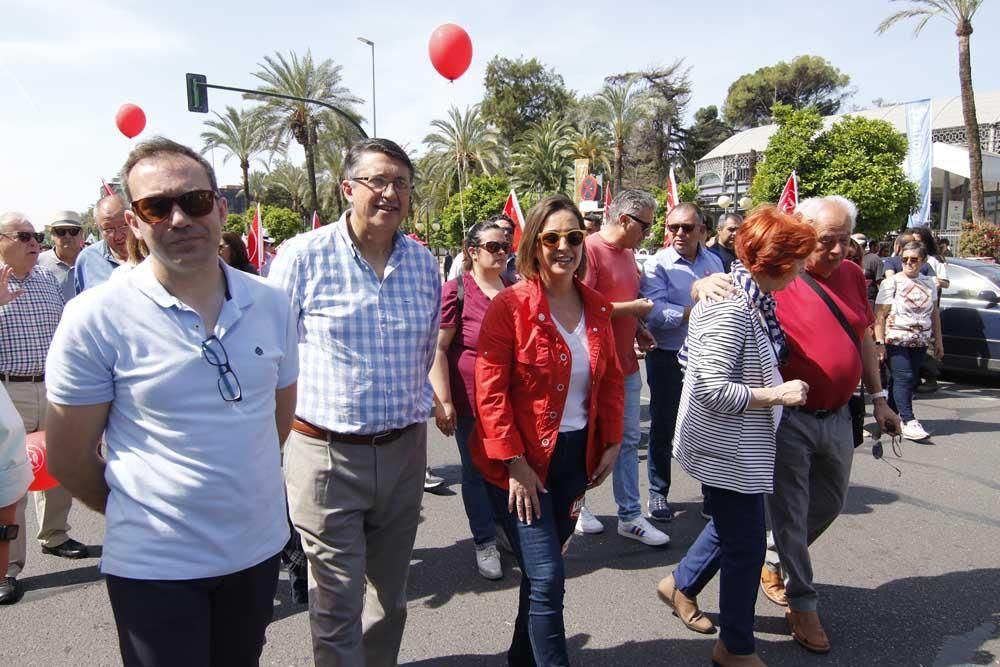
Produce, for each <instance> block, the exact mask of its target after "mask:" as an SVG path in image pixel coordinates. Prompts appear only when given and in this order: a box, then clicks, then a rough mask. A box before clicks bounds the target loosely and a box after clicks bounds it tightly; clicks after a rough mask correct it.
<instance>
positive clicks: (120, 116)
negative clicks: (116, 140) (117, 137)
mask: <svg viewBox="0 0 1000 667" xmlns="http://www.w3.org/2000/svg"><path fill="white" fill-rule="evenodd" d="M115 125H117V126H118V129H119V131H121V133H122V134H124V135H125V136H126V137H128V138H129V139H131V138H132V137H134V136H136V135H138V134H139V133H140V132H142V131H143V129H145V127H146V113H145V112H144V111H143V110H142V109H141V108H139V107H137V106H136V105H134V104H123V105H121V106H120V107H118V113H116V114H115Z"/></svg>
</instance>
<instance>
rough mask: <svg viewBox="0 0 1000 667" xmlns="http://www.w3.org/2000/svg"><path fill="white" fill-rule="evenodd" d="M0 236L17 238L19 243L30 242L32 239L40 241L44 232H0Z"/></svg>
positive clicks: (43, 238) (42, 239)
mask: <svg viewBox="0 0 1000 667" xmlns="http://www.w3.org/2000/svg"><path fill="white" fill-rule="evenodd" d="M0 236H6V237H7V238H9V239H17V240H18V241H20V242H21V243H31V241H32V240H35V241H38V242H39V243H41V242H42V241H44V240H45V234H43V233H42V232H12V233H10V234H5V233H4V234H0Z"/></svg>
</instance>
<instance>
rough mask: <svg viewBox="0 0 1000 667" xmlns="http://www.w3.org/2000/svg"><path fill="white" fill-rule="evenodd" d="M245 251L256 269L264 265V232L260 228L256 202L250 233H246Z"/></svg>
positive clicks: (258, 269)
mask: <svg viewBox="0 0 1000 667" xmlns="http://www.w3.org/2000/svg"><path fill="white" fill-rule="evenodd" d="M247 251H248V252H249V254H250V263H251V264H253V265H254V267H255V268H256V269H257V271H258V272H259V271H260V268H261V267H262V266H264V262H265V261H266V258H265V257H264V233H263V230H262V229H261V219H260V204H257V211H256V212H255V213H254V215H253V222H252V223H250V233H249V234H247Z"/></svg>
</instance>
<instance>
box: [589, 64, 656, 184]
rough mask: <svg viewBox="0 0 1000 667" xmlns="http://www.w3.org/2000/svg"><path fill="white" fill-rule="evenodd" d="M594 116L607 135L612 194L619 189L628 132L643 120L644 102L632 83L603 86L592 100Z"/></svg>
mask: <svg viewBox="0 0 1000 667" xmlns="http://www.w3.org/2000/svg"><path fill="white" fill-rule="evenodd" d="M593 102H594V108H595V115H596V116H597V118H599V119H600V120H601V121H602V123H603V124H604V127H605V128H606V131H607V133H608V135H609V136H610V137H611V145H612V149H613V151H614V162H613V175H612V182H613V184H614V191H615V192H620V191H621V189H622V178H623V175H624V174H623V172H624V170H625V159H626V157H627V148H626V147H627V144H628V140H629V138H631V136H632V132H633V131H634V130H635V128H636V126H637V125H638V124H639V122H640V121H641V120H642V119H643V118H644V117H645V113H646V100H645V98H644V97H643V94H642V91H641V90H638V89H637V88H636V85H635V80H634V79H627V80H625V81H621V82H614V83H605V84H604V88H602V89H601V91H600V92H599V93H597V95H596V96H595V97H594V100H593Z"/></svg>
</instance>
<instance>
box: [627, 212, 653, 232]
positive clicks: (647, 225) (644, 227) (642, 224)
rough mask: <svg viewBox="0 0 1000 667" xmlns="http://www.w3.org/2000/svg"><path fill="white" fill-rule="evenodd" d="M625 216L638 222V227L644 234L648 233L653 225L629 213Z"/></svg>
mask: <svg viewBox="0 0 1000 667" xmlns="http://www.w3.org/2000/svg"><path fill="white" fill-rule="evenodd" d="M625 215H627V216H628V217H630V218H632V219H633V220H634V221H636V222H638V223H639V226H640V227H642V231H644V232H648V231H649V228H650V227H652V226H653V223H651V222H646V221H645V220H643V219H642V218H640V217H638V216H635V215H632V214H631V213H626V214H625Z"/></svg>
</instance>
